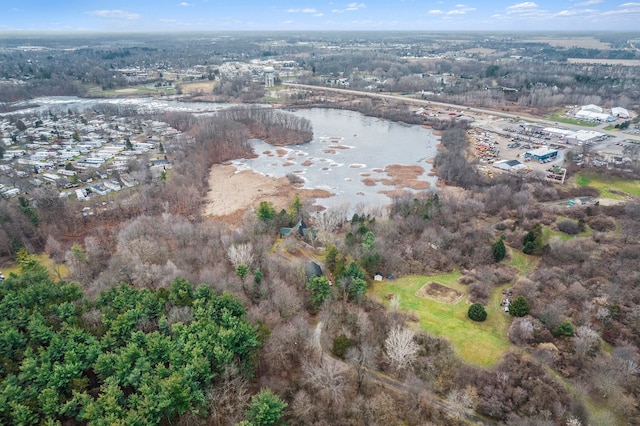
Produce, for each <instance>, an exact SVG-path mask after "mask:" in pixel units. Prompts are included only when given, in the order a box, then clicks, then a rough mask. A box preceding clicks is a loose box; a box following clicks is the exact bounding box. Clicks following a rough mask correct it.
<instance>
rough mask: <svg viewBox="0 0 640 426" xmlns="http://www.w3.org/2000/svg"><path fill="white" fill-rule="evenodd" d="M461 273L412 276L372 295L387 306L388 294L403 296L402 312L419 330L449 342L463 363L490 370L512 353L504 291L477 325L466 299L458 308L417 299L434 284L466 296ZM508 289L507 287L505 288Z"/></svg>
mask: <svg viewBox="0 0 640 426" xmlns="http://www.w3.org/2000/svg"><path fill="white" fill-rule="evenodd" d="M458 278H460V273H459V272H452V273H449V274H443V275H436V276H409V277H404V278H399V279H395V280H385V281H381V282H376V283H375V284H374V286H373V287H372V288H371V289H370V290H369V295H373V296H375V298H377V299H379V300H384V301H385V303H388V301H387V299H386V298H385V296H386V295H387V294H389V293H393V294H397V295H399V296H400V309H401V310H404V311H411V312H413V313H415V314H416V315H417V316H418V318H419V321H420V326H421V327H422V328H423V329H424V330H426V331H429V332H431V333H433V334H435V335H438V336H444V337H446V338H448V339H449V341H450V342H451V343H452V344H453V347H454V349H455V351H456V353H457V355H458V356H460V358H462V359H463V360H464V362H466V363H469V364H473V365H477V366H481V367H489V366H491V365H493V364H495V363H496V362H497V361H498V360H499V359H500V357H501V356H502V355H503V354H504V353H505V352H506V351H507V349H509V346H510V344H509V341H508V338H507V330H508V328H509V324H510V323H511V318H510V317H509V315H507V314H505V313H504V312H503V311H502V309H501V308H500V306H499V304H500V300H501V298H502V295H501V290H502V288H499V289H494V291H493V294H492V296H491V301H490V303H489V306H487V307H486V310H487V314H488V316H487V320H486V321H484V322H481V323H478V322H474V321H472V320H470V319H469V318H468V317H467V310H468V309H469V305H468V304H467V301H466V297H465V298H463V299H462V300H461V301H460V302H458V303H456V304H453V305H451V304H446V303H440V302H437V301H435V300H432V299H427V298H422V297H418V296H416V295H415V293H416V291H418V289H420V288H421V287H422V286H423V285H424V284H427V283H429V282H432V281H435V282H437V283H440V284H442V285H445V286H447V287H449V288H453V289H455V290H458V291H461V292H463V293H465V294H466V291H467V286H466V285H462V284H460V283H458ZM506 287H508V285H507V286H505V287H503V288H506Z"/></svg>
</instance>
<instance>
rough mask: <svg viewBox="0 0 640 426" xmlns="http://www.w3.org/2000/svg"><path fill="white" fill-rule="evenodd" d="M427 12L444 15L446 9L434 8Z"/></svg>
mask: <svg viewBox="0 0 640 426" xmlns="http://www.w3.org/2000/svg"><path fill="white" fill-rule="evenodd" d="M427 14H429V15H442V14H444V10H440V9H433V10H430V11H428V12H427Z"/></svg>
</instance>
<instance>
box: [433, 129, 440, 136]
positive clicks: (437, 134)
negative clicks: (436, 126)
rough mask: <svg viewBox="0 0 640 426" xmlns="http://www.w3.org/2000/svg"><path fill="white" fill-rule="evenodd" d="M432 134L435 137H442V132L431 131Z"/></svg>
mask: <svg viewBox="0 0 640 426" xmlns="http://www.w3.org/2000/svg"><path fill="white" fill-rule="evenodd" d="M433 134H434V135H435V136H442V130H434V131H433Z"/></svg>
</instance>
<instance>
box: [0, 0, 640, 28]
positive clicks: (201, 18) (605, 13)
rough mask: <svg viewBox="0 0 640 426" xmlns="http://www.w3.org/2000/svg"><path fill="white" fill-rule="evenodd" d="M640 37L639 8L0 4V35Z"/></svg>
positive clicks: (138, 1)
mask: <svg viewBox="0 0 640 426" xmlns="http://www.w3.org/2000/svg"><path fill="white" fill-rule="evenodd" d="M3 30H63V31H69V30H95V31H105V30H106V31H111V30H114V31H129V30H136V31H148V30H166V31H184V30H189V31H195V30H198V31H200V30H207V31H230V30H233V31H238V30H423V31H429V30H452V31H455V30H488V31H491V30H511V31H513V30H555V31H563V30H568V31H590V30H613V31H622V30H640V2H624V1H612V0H540V1H527V2H516V1H514V2H509V1H496V0H487V1H484V0H483V1H477V0H469V1H466V2H464V3H460V2H456V1H448V0H441V1H430V0H387V1H379V0H369V1H367V0H364V1H362V2H349V1H348V0H347V1H339V0H337V1H315V0H188V1H167V0H81V1H80V0H0V31H3Z"/></svg>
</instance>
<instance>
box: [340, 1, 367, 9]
mask: <svg viewBox="0 0 640 426" xmlns="http://www.w3.org/2000/svg"><path fill="white" fill-rule="evenodd" d="M366 7H367V5H366V4H364V3H349V4H348V5H347V8H346V9H345V10H358V9H364V8H366Z"/></svg>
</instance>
